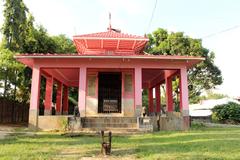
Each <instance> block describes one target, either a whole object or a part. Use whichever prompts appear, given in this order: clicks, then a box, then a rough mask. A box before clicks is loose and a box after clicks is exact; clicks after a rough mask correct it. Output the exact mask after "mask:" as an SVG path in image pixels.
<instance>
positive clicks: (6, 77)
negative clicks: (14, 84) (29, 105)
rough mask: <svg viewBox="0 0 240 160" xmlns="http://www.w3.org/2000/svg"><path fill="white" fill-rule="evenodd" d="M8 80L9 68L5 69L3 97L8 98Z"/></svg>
mask: <svg viewBox="0 0 240 160" xmlns="http://www.w3.org/2000/svg"><path fill="white" fill-rule="evenodd" d="M7 80H8V69H7V68H6V70H5V79H4V92H3V97H4V98H6V95H7Z"/></svg>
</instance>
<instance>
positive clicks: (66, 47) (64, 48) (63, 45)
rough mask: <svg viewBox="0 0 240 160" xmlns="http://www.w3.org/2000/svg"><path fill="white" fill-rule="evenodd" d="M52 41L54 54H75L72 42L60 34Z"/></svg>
mask: <svg viewBox="0 0 240 160" xmlns="http://www.w3.org/2000/svg"><path fill="white" fill-rule="evenodd" d="M52 39H53V41H54V43H55V46H56V49H55V53H71V54H72V53H77V51H76V47H75V46H74V44H73V42H72V40H71V39H69V38H67V37H66V36H65V35H63V34H60V35H58V36H53V37H52Z"/></svg>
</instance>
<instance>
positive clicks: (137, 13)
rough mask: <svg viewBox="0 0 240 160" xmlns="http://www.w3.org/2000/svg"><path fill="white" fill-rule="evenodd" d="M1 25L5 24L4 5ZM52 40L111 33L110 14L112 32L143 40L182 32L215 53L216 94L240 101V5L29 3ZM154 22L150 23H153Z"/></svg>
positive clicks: (164, 0)
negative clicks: (156, 32) (160, 33)
mask: <svg viewBox="0 0 240 160" xmlns="http://www.w3.org/2000/svg"><path fill="white" fill-rule="evenodd" d="M0 3H1V6H0V25H1V24H2V23H3V16H2V10H3V7H2V1H1V2H0ZM24 3H25V4H26V5H27V7H28V8H29V10H30V12H31V13H32V14H33V16H34V17H35V21H36V24H37V25H43V26H44V27H45V28H46V29H47V30H48V32H49V33H50V34H51V35H57V34H65V35H67V36H68V37H69V38H71V37H72V36H73V35H76V34H85V33H94V32H101V31H106V29H107V27H108V23H109V19H108V14H109V12H111V15H112V16H111V17H112V26H113V28H118V29H121V31H122V32H124V33H130V34H136V35H144V34H145V33H150V32H152V31H154V30H155V29H157V28H159V27H160V28H165V29H167V30H168V31H173V32H176V31H181V32H184V33H185V34H186V35H188V36H190V37H193V38H202V42H203V45H204V47H206V48H208V49H209V50H210V51H213V52H215V55H216V59H215V64H216V65H217V66H218V67H219V68H220V70H221V71H222V75H223V79H224V82H223V84H222V85H221V86H218V87H217V90H216V91H217V92H220V93H223V94H227V95H229V96H233V97H238V96H240V84H239V79H240V74H239V72H238V69H240V18H239V17H240V1H239V0H181V1H180V0H157V5H156V8H155V12H154V15H153V18H152V21H151V20H150V19H151V16H152V12H153V9H154V6H155V3H156V0H24ZM150 21H151V23H150Z"/></svg>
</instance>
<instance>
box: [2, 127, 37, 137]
mask: <svg viewBox="0 0 240 160" xmlns="http://www.w3.org/2000/svg"><path fill="white" fill-rule="evenodd" d="M18 134H19V135H29V136H31V135H34V133H33V132H28V129H27V128H26V127H23V126H19V125H0V139H4V138H6V137H7V136H11V135H18Z"/></svg>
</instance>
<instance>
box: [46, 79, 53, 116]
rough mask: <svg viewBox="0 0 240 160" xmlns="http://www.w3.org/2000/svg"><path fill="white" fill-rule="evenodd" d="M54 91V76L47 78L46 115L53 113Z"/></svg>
mask: <svg viewBox="0 0 240 160" xmlns="http://www.w3.org/2000/svg"><path fill="white" fill-rule="evenodd" d="M52 92H53V78H52V77H47V78H46V90H45V102H44V106H45V109H44V115H51V114H52Z"/></svg>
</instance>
